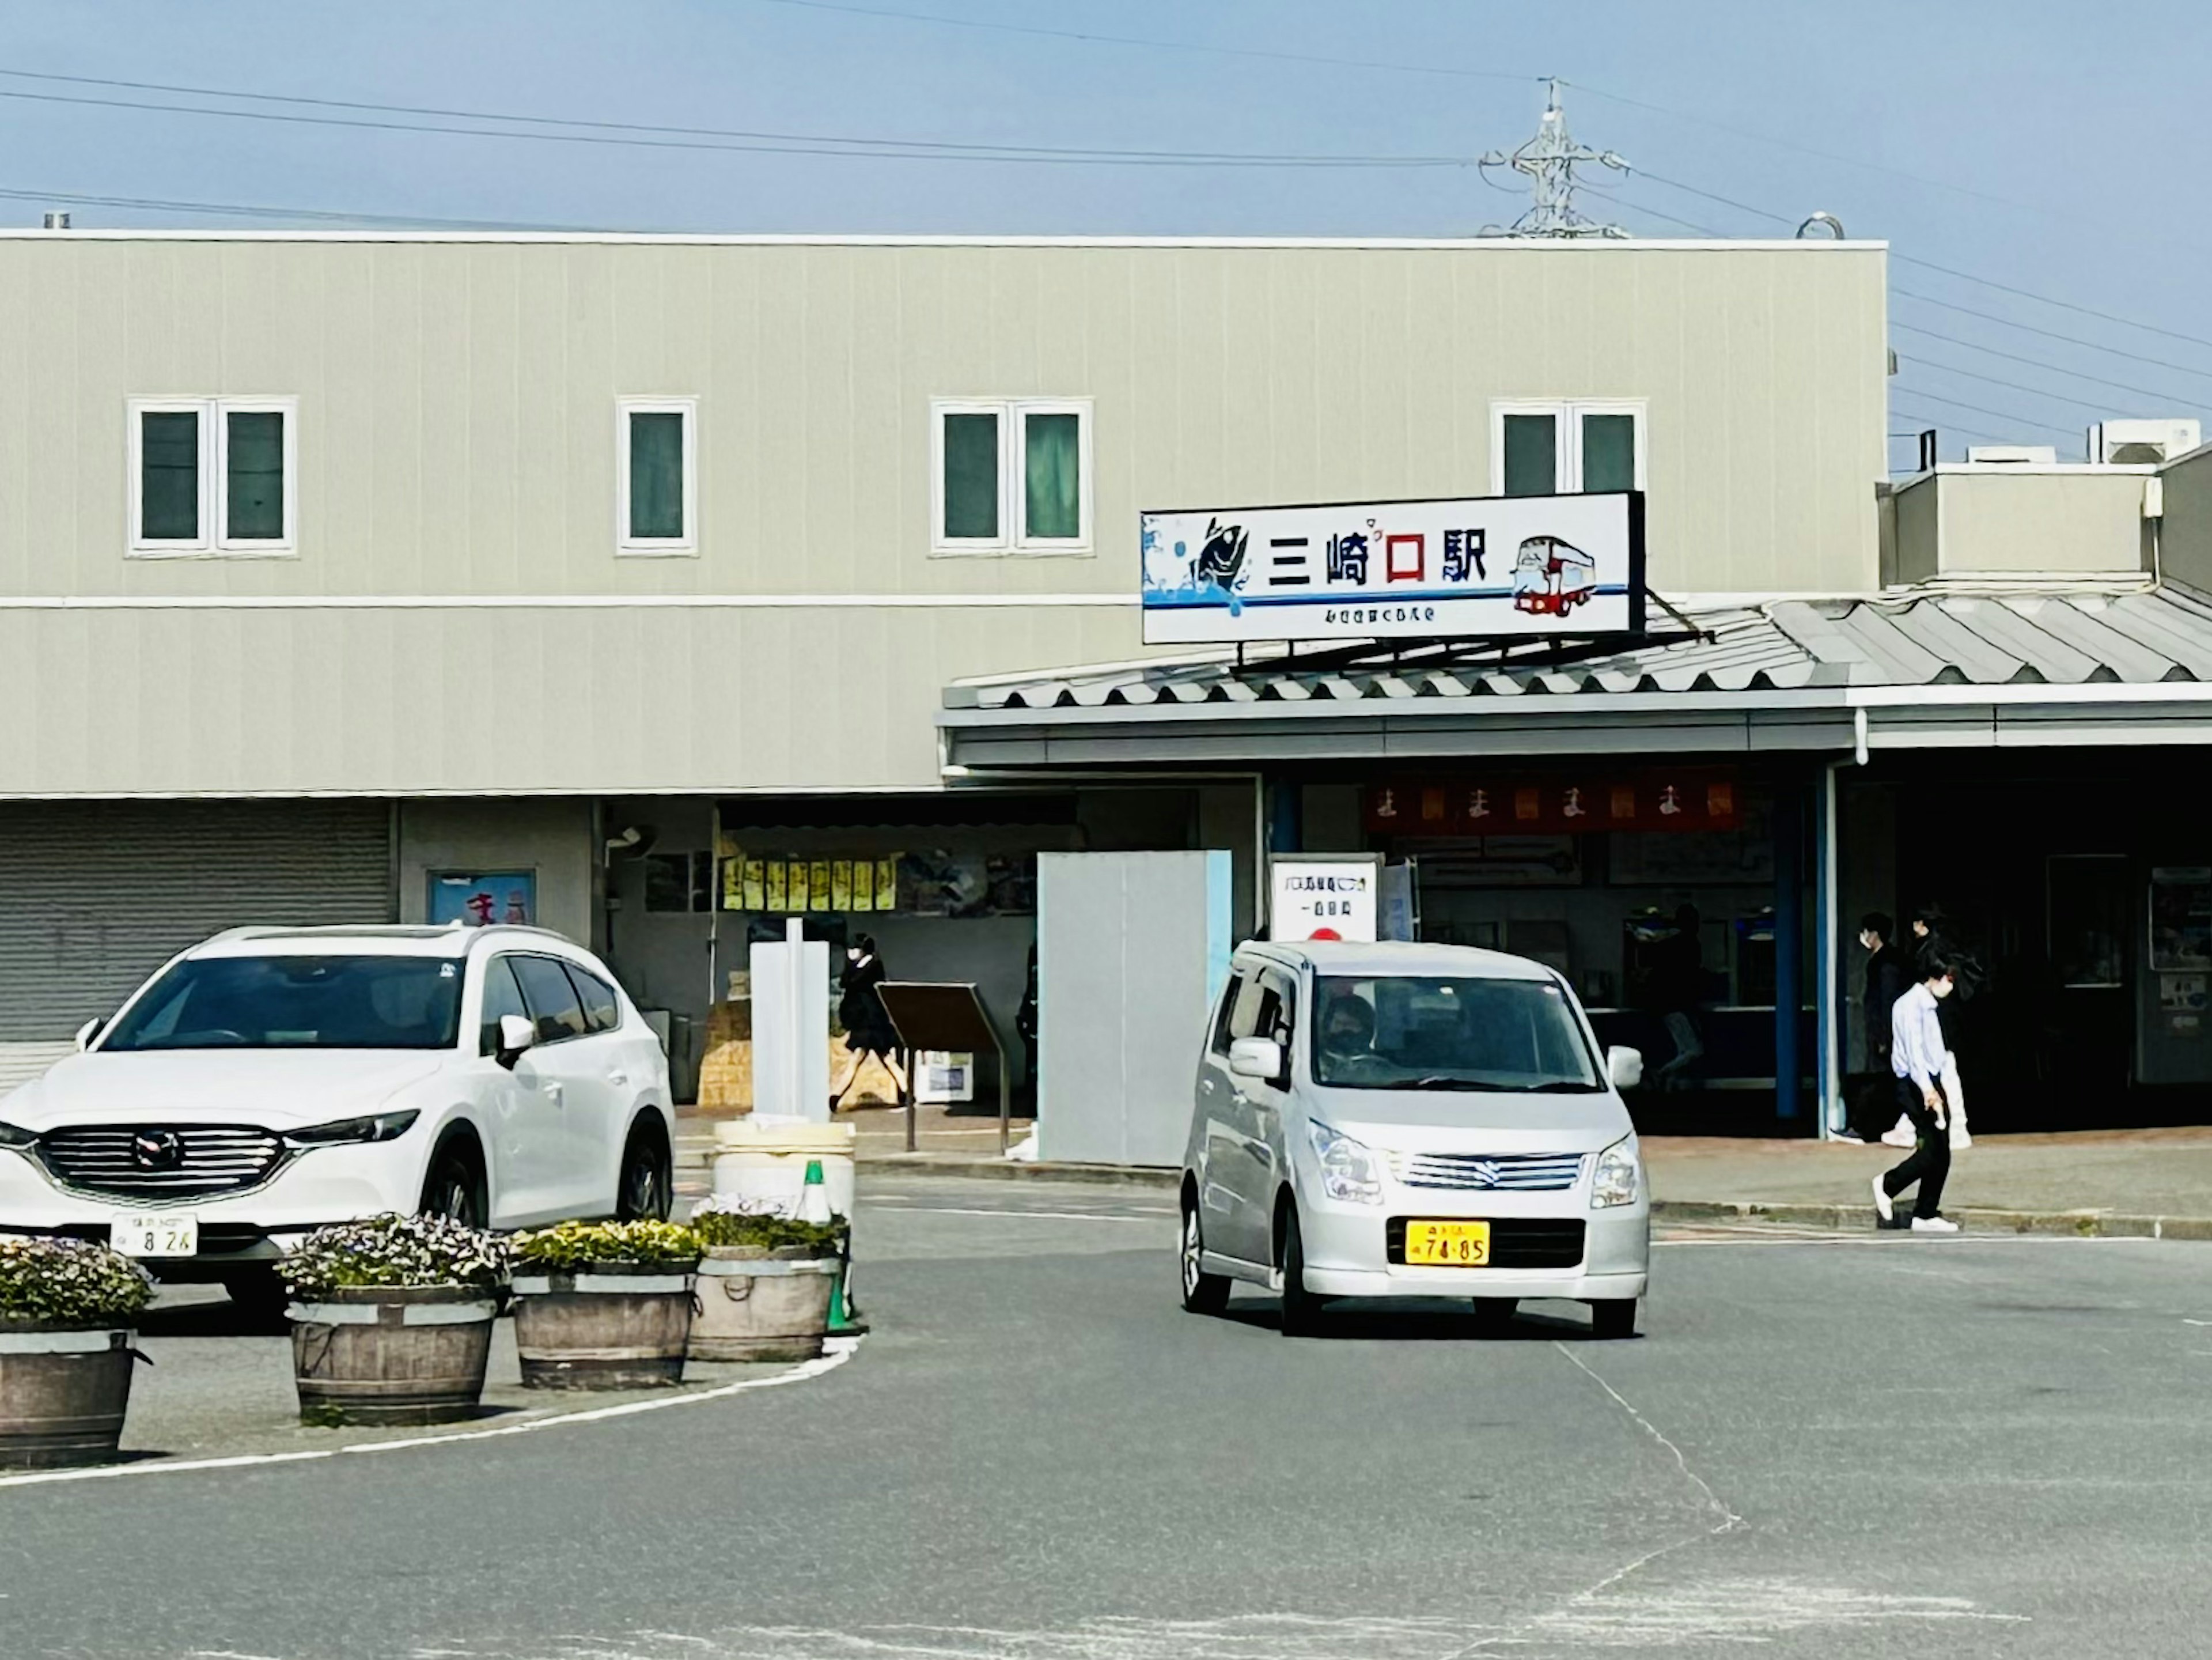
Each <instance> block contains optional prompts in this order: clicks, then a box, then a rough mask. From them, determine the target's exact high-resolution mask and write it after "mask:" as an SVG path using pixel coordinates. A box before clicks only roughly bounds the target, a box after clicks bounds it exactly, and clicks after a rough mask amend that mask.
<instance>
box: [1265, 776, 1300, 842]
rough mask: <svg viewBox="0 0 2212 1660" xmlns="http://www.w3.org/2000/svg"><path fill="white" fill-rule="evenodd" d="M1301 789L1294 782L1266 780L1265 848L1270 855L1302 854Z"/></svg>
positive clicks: (1285, 779) (1293, 780)
mask: <svg viewBox="0 0 2212 1660" xmlns="http://www.w3.org/2000/svg"><path fill="white" fill-rule="evenodd" d="M1267 851H1268V852H1269V853H1304V851H1305V803H1304V787H1303V786H1302V785H1300V784H1299V783H1298V782H1297V781H1296V780H1295V779H1289V778H1273V779H1270V780H1268V781H1267Z"/></svg>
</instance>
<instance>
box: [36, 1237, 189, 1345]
mask: <svg viewBox="0 0 2212 1660" xmlns="http://www.w3.org/2000/svg"><path fill="white" fill-rule="evenodd" d="M153 1295H154V1280H153V1276H152V1275H150V1274H148V1273H147V1272H146V1270H145V1269H143V1268H140V1267H139V1266H138V1264H137V1263H136V1262H132V1261H131V1259H130V1258H129V1257H127V1256H124V1255H123V1254H122V1253H121V1252H119V1251H113V1250H109V1249H108V1248H107V1247H106V1246H105V1245H97V1244H94V1243H92V1242H91V1241H89V1240H85V1239H0V1321H26V1322H33V1323H38V1324H40V1325H48V1326H76V1327H83V1328H87V1329H96V1328H99V1327H101V1326H121V1325H127V1324H129V1323H131V1321H133V1320H135V1319H137V1317H138V1316H139V1315H140V1314H141V1313H143V1312H144V1310H145V1307H146V1304H148V1303H149V1301H151V1300H152V1298H153Z"/></svg>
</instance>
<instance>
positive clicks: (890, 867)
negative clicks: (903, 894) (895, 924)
mask: <svg viewBox="0 0 2212 1660" xmlns="http://www.w3.org/2000/svg"><path fill="white" fill-rule="evenodd" d="M876 909H878V910H896V909H898V855H897V854H892V855H891V856H890V858H888V859H878V860H876Z"/></svg>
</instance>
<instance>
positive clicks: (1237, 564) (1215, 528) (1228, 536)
mask: <svg viewBox="0 0 2212 1660" xmlns="http://www.w3.org/2000/svg"><path fill="white" fill-rule="evenodd" d="M1249 540H1250V537H1249V534H1248V533H1247V532H1246V531H1245V529H1244V527H1243V526H1242V525H1225V524H1223V523H1222V522H1221V521H1220V520H1218V519H1209V520H1206V544H1205V545H1204V546H1203V547H1201V548H1200V549H1199V550H1198V580H1199V581H1200V583H1201V584H1204V583H1206V582H1212V583H1214V584H1216V585H1217V586H1218V587H1220V588H1221V589H1222V590H1223V591H1224V592H1227V591H1228V590H1229V589H1231V588H1233V587H1236V586H1237V577H1238V576H1239V575H1242V574H1243V569H1244V552H1245V547H1246V544H1248V543H1249Z"/></svg>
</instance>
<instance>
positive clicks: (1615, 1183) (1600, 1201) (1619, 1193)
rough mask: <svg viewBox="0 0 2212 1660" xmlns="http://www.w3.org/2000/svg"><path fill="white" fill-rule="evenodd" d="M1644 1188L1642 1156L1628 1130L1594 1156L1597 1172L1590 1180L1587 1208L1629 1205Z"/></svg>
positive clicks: (1601, 1208)
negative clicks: (1588, 1204) (1588, 1206)
mask: <svg viewBox="0 0 2212 1660" xmlns="http://www.w3.org/2000/svg"><path fill="white" fill-rule="evenodd" d="M1643 1190H1644V1155H1643V1153H1642V1152H1641V1151H1640V1150H1639V1149H1638V1146H1637V1145H1636V1132H1635V1131H1633V1130H1631V1131H1630V1132H1629V1133H1628V1134H1626V1135H1624V1136H1622V1137H1621V1138H1620V1140H1618V1141H1616V1142H1614V1143H1613V1145H1612V1146H1609V1147H1607V1149H1606V1150H1605V1151H1604V1152H1601V1153H1600V1154H1598V1156H1597V1173H1596V1175H1595V1177H1593V1178H1592V1180H1591V1182H1590V1208H1591V1209H1592V1210H1611V1209H1612V1208H1613V1207H1615V1206H1617V1205H1632V1204H1634V1203H1635V1202H1636V1196H1637V1195H1638V1194H1639V1193H1641V1192H1643Z"/></svg>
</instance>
